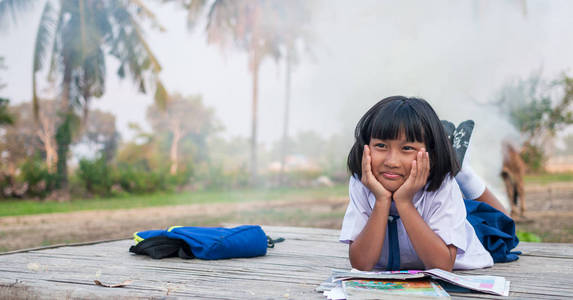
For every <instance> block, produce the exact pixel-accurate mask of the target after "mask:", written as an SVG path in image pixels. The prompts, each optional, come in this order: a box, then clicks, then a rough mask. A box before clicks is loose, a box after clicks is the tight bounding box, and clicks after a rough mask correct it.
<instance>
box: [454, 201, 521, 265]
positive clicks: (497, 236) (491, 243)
mask: <svg viewBox="0 0 573 300" xmlns="http://www.w3.org/2000/svg"><path fill="white" fill-rule="evenodd" d="M464 202H465V205H466V211H467V219H468V221H469V222H470V224H472V226H473V227H474V230H475V232H476V234H477V237H478V238H479V240H480V242H481V243H482V245H483V246H484V247H485V249H486V250H487V251H488V252H489V253H490V254H491V256H492V257H493V261H494V262H496V263H498V262H510V261H514V260H517V259H518V258H519V256H518V255H519V254H521V252H520V251H511V250H513V249H514V248H515V247H516V246H517V244H518V243H519V239H518V238H517V236H516V235H515V222H514V221H513V220H512V219H511V218H510V217H508V216H506V215H505V214H504V213H502V212H501V211H499V210H497V209H495V208H493V207H491V206H490V205H489V204H487V203H484V202H480V201H475V200H464Z"/></svg>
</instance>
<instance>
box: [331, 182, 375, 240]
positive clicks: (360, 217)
mask: <svg viewBox="0 0 573 300" xmlns="http://www.w3.org/2000/svg"><path fill="white" fill-rule="evenodd" d="M348 193H349V196H350V201H349V202H348V208H346V214H345V215H344V220H343V221H342V229H341V230H340V238H339V240H340V241H341V242H342V243H346V244H348V243H350V242H351V241H354V240H355V239H356V237H357V236H358V235H359V234H360V233H361V232H362V229H364V227H365V226H366V222H368V218H369V217H370V215H371V214H372V208H371V207H370V204H369V203H368V195H369V193H370V191H369V190H368V188H366V187H365V186H364V185H363V184H362V182H360V180H358V179H356V178H355V177H354V176H352V177H350V182H349V184H348Z"/></svg>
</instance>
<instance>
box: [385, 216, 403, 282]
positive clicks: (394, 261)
mask: <svg viewBox="0 0 573 300" xmlns="http://www.w3.org/2000/svg"><path fill="white" fill-rule="evenodd" d="M398 219H400V216H392V215H390V216H388V241H389V247H388V264H387V265H386V270H387V271H398V270H400V243H399V242H398Z"/></svg>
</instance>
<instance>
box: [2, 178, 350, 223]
mask: <svg viewBox="0 0 573 300" xmlns="http://www.w3.org/2000/svg"><path fill="white" fill-rule="evenodd" d="M347 189H348V187H347V186H346V185H343V184H342V185H337V186H335V187H330V188H327V187H320V188H298V189H286V188H280V189H269V190H262V189H260V190H259V189H255V190H234V191H199V192H182V193H157V194H151V195H129V196H122V197H112V198H93V199H73V200H71V201H69V202H63V203H60V202H40V201H36V200H7V201H0V217H4V216H21V215H34V214H45V213H60V212H73V211H82V210H114V209H122V208H138V207H154V206H170V205H185V204H198V203H232V202H249V201H261V200H269V201H272V200H287V199H293V198H296V199H298V198H306V197H314V198H317V197H344V196H346V195H347Z"/></svg>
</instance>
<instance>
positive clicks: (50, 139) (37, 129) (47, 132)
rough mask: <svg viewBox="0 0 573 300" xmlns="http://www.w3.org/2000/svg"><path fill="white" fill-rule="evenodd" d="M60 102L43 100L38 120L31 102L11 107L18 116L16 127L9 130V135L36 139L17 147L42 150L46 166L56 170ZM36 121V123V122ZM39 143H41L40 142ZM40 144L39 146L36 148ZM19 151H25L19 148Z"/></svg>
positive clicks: (52, 170) (12, 111) (32, 150)
mask: <svg viewBox="0 0 573 300" xmlns="http://www.w3.org/2000/svg"><path fill="white" fill-rule="evenodd" d="M57 110H58V103H57V102H56V101H55V100H45V101H42V110H41V111H40V112H39V115H38V120H37V121H36V120H35V117H34V115H33V110H32V103H31V102H24V103H21V104H19V105H16V106H13V107H11V109H10V111H11V113H12V114H13V115H14V116H16V123H15V124H14V128H11V129H9V130H8V131H7V136H11V135H12V134H14V135H22V137H23V138H24V139H27V140H35V141H37V142H34V144H33V145H19V146H17V147H24V148H28V149H27V150H25V151H31V152H35V151H36V150H40V151H41V152H42V153H43V155H42V156H43V157H45V162H46V167H47V168H48V170H49V171H50V172H54V171H55V168H56V163H57V161H58V154H57V148H56V139H55V138H56V128H57V127H58V125H59V124H58V122H59V119H58V111H57ZM35 122H36V123H35ZM38 143H39V144H38ZM38 145H39V148H38V149H36V148H37V147H38ZM17 151H24V149H18V150H17Z"/></svg>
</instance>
